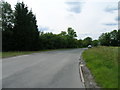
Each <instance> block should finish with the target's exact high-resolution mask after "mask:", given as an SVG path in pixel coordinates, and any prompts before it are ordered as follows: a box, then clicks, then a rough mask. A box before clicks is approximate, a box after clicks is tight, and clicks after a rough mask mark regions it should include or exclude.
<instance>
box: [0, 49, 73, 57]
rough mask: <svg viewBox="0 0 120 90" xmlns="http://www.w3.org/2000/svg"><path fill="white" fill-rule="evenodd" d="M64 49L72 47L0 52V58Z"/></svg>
mask: <svg viewBox="0 0 120 90" xmlns="http://www.w3.org/2000/svg"><path fill="white" fill-rule="evenodd" d="M66 49H73V48H64V49H45V50H40V51H14V52H13V51H11V52H10V51H9V52H0V58H1V57H2V58H8V57H14V56H19V55H26V54H32V53H40V52H43V51H53V50H66Z"/></svg>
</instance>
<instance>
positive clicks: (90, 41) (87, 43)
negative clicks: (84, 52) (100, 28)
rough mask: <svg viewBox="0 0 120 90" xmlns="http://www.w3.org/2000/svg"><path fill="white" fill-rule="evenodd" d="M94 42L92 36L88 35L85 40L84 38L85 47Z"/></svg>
mask: <svg viewBox="0 0 120 90" xmlns="http://www.w3.org/2000/svg"><path fill="white" fill-rule="evenodd" d="M91 44H92V38H91V37H86V38H85V39H84V40H83V46H84V47H87V46H88V45H91Z"/></svg>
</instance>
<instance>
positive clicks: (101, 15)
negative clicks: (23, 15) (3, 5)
mask: <svg viewBox="0 0 120 90" xmlns="http://www.w3.org/2000/svg"><path fill="white" fill-rule="evenodd" d="M6 1H7V2H8V3H10V4H11V5H12V7H14V5H15V4H16V3H17V2H22V1H23V2H24V3H25V4H27V6H28V7H29V9H31V8H32V10H33V13H34V14H35V15H36V18H37V25H38V26H39V30H41V31H44V32H53V33H56V34H57V33H60V32H61V31H67V28H68V27H72V28H73V29H74V30H75V31H76V32H77V35H78V38H80V39H83V38H85V37H88V36H90V37H92V38H93V39H98V37H99V36H100V35H101V34H102V33H104V32H109V31H112V30H114V29H118V20H119V19H120V18H118V1H119V0H6Z"/></svg>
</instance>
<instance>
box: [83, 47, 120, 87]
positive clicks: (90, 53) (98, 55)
mask: <svg viewBox="0 0 120 90" xmlns="http://www.w3.org/2000/svg"><path fill="white" fill-rule="evenodd" d="M119 49H120V47H119ZM82 56H83V59H84V60H85V62H86V65H87V67H88V68H89V69H90V71H91V73H92V75H93V77H94V78H95V81H96V82H97V83H98V85H99V86H100V87H102V88H118V47H105V46H102V47H94V48H91V49H87V50H85V51H84V52H83V54H82ZM119 79H120V78H119Z"/></svg>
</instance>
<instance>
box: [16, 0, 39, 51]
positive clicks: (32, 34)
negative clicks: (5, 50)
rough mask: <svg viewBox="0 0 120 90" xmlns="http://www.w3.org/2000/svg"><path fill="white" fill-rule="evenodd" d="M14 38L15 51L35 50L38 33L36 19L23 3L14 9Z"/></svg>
mask: <svg viewBox="0 0 120 90" xmlns="http://www.w3.org/2000/svg"><path fill="white" fill-rule="evenodd" d="M14 38H15V42H16V44H15V47H16V50H37V48H36V46H37V45H38V38H39V32H38V28H37V25H36V17H35V16H34V15H33V13H32V11H29V10H28V7H27V6H26V5H25V4H24V3H23V2H22V3H17V4H16V7H15V27H14Z"/></svg>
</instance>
